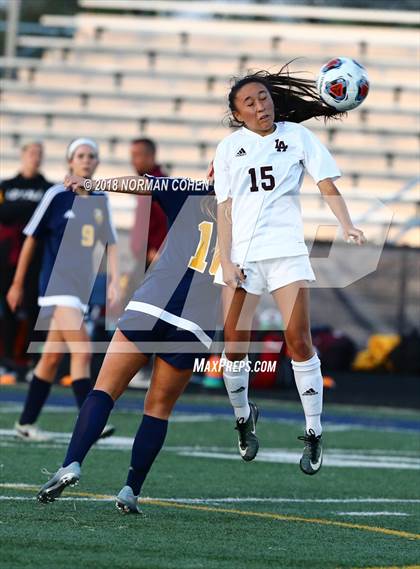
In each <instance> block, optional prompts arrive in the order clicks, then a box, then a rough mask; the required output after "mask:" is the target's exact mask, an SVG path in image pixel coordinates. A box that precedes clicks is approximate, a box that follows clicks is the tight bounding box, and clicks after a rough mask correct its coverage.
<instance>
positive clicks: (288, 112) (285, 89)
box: [228, 63, 346, 127]
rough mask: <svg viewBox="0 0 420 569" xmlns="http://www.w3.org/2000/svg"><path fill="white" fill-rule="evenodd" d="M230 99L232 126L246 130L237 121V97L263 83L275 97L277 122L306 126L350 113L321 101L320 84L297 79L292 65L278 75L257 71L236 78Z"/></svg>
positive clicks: (272, 96)
mask: <svg viewBox="0 0 420 569" xmlns="http://www.w3.org/2000/svg"><path fill="white" fill-rule="evenodd" d="M233 81H234V83H233V85H232V87H231V89H230V92H229V95H228V101H229V109H230V112H231V116H230V117H229V121H230V126H232V127H237V126H242V125H243V123H241V122H239V121H237V120H236V119H235V117H234V114H233V113H234V112H235V111H236V110H237V109H236V105H235V99H236V95H237V93H238V91H239V89H240V88H241V87H243V86H244V85H247V84H248V83H255V82H257V83H261V84H262V85H264V86H265V87H266V88H267V90H268V92H269V93H270V95H271V98H272V99H273V102H274V120H275V122H278V121H290V122H297V123H299V122H303V121H306V120H308V119H311V118H314V117H324V120H327V119H332V118H334V119H336V118H341V117H343V116H344V115H346V113H343V112H340V111H337V110H336V109H334V108H333V107H330V106H328V105H327V104H325V103H324V102H323V101H322V100H321V99H320V97H319V94H318V91H317V88H316V83H315V81H313V80H311V79H302V78H300V77H296V76H295V74H294V73H291V72H290V71H289V63H286V65H284V66H283V67H282V68H281V69H280V71H279V72H278V73H269V72H268V71H257V72H256V73H251V74H249V75H246V76H245V77H241V78H235V79H234V80H233Z"/></svg>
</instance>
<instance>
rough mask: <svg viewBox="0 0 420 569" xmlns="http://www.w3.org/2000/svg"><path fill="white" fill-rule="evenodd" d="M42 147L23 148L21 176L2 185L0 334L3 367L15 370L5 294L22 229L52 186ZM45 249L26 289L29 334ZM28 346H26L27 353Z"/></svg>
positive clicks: (11, 317) (12, 318)
mask: <svg viewBox="0 0 420 569" xmlns="http://www.w3.org/2000/svg"><path fill="white" fill-rule="evenodd" d="M42 158H43V147H42V144H41V143H40V142H28V143H27V144H25V145H24V146H23V147H22V151H21V165H20V169H19V173H18V174H17V175H16V176H14V177H13V178H9V179H7V180H2V181H1V182H0V266H1V271H0V313H1V317H0V335H1V338H2V343H3V352H4V358H3V359H2V361H1V363H0V365H1V366H2V367H3V366H4V367H5V368H6V369H8V370H9V371H13V370H14V369H16V365H15V362H14V361H13V360H14V353H15V344H16V336H17V333H18V321H19V319H18V318H17V316H16V314H15V313H14V312H12V311H11V310H10V308H9V305H8V304H7V301H6V294H7V291H8V290H9V288H10V285H11V284H12V281H13V276H14V274H15V271H16V265H17V261H18V258H19V253H20V250H21V248H22V245H23V241H24V235H23V234H22V230H23V228H24V227H25V225H26V224H27V223H28V221H29V219H30V218H31V216H32V214H33V213H34V211H35V208H36V207H37V205H38V204H39V202H40V201H41V199H42V198H43V196H44V194H45V192H46V191H47V190H48V188H50V187H51V186H52V185H53V184H52V183H51V182H49V181H48V180H46V179H45V178H44V176H43V175H42V174H41V173H40V168H41V165H42ZM41 260H42V248H41V247H38V248H37V249H36V251H35V254H34V257H33V260H32V263H31V266H30V269H29V271H28V275H27V278H26V281H25V286H24V297H23V302H22V304H23V307H24V310H25V313H26V316H27V318H28V333H27V335H26V336H27V338H26V342H25V344H27V343H28V342H29V336H30V334H31V333H32V334H33V328H34V326H35V322H36V319H37V316H38V303H37V299H38V280H39V273H40V270H41ZM26 349H27V345H25V346H24V348H23V351H24V352H25V351H26Z"/></svg>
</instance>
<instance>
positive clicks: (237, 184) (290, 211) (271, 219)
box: [214, 122, 341, 266]
mask: <svg viewBox="0 0 420 569" xmlns="http://www.w3.org/2000/svg"><path fill="white" fill-rule="evenodd" d="M275 126H276V130H275V131H274V132H273V133H272V134H269V135H267V136H260V135H259V134H256V133H255V132H252V131H251V130H249V129H247V128H245V127H242V128H240V129H239V130H237V131H236V132H234V133H232V134H230V135H229V136H227V137H226V138H224V139H223V140H222V141H221V142H220V144H219V145H218V147H217V150H216V156H215V159H214V176H215V192H216V197H217V202H218V203H222V202H224V201H225V200H227V199H228V198H232V252H231V259H232V261H233V262H234V263H238V264H239V265H241V266H242V265H243V264H244V263H245V261H261V260H264V259H274V258H278V257H294V256H296V255H305V254H306V255H307V254H308V250H307V248H306V245H305V241H304V236H303V222H302V215H301V210H300V203H299V191H300V188H301V186H302V181H303V177H304V170H305V169H306V170H307V171H308V172H309V174H310V175H311V176H312V178H313V179H314V181H315V182H316V183H318V182H319V181H321V180H324V179H326V178H331V179H333V180H336V179H337V178H339V177H340V175H341V174H340V170H339V169H338V167H337V165H336V163H335V161H334V159H333V158H332V156H331V154H330V153H329V152H328V150H327V149H326V148H325V146H324V145H323V144H321V142H320V141H319V140H318V139H317V138H316V137H315V136H314V135H313V134H312V132H310V131H309V130H308V129H307V128H305V127H304V126H302V125H301V124H297V123H291V122H279V123H276V125H275Z"/></svg>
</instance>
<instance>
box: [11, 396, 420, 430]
mask: <svg viewBox="0 0 420 569" xmlns="http://www.w3.org/2000/svg"><path fill="white" fill-rule="evenodd" d="M21 410H22V405H17V404H16V403H3V404H2V406H1V407H0V414H15V413H20V412H21ZM44 410H45V412H47V413H53V414H55V413H56V414H60V415H62V414H63V413H65V414H74V415H75V416H76V412H77V409H76V407H66V406H60V405H46V406H45V408H44ZM117 411H118V412H120V413H128V414H135V415H139V414H141V413H142V409H140V408H139V409H120V410H118V409H117ZM215 419H217V421H230V422H231V421H232V420H233V419H232V417H230V416H229V415H212V414H211V413H177V412H176V411H175V413H174V414H173V415H172V416H171V419H170V421H171V422H172V423H210V422H211V421H214V420H215ZM264 421H266V422H269V423H281V424H290V425H294V426H295V425H303V424H304V419H303V416H302V419H301V420H300V419H289V418H286V417H284V418H281V417H280V418H275V419H274V418H267V417H264ZM323 430H324V432H326V433H335V432H347V431H380V432H381V433H401V432H404V433H406V434H418V430H416V429H399V428H398V427H377V426H372V425H363V424H361V423H354V424H351V425H342V424H338V423H337V424H336V423H333V422H331V423H330V422H326V423H324V425H323Z"/></svg>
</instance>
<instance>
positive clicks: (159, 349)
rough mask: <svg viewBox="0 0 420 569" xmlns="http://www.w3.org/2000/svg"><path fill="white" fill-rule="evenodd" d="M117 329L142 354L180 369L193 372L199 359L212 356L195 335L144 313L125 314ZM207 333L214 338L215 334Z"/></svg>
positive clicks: (128, 312) (131, 312)
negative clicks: (156, 357)
mask: <svg viewBox="0 0 420 569" xmlns="http://www.w3.org/2000/svg"><path fill="white" fill-rule="evenodd" d="M117 327H118V329H119V330H121V332H122V333H123V334H124V336H125V337H126V338H127V340H130V342H133V344H135V346H136V347H137V349H138V350H139V351H140V352H142V353H143V354H145V355H146V356H151V355H153V354H154V355H156V356H158V357H159V358H162V359H163V360H164V361H166V362H167V363H169V364H170V365H172V366H174V367H176V368H178V369H193V367H194V360H195V359H196V358H198V359H201V358H206V357H208V356H209V355H210V352H209V351H208V350H206V348H205V346H204V345H203V344H202V343H201V342H200V341H199V340H198V339H197V337H196V336H195V335H194V334H193V333H192V332H189V331H188V330H183V329H182V328H178V327H176V326H174V325H173V324H169V323H168V322H165V321H164V320H161V319H159V318H156V317H154V316H151V315H149V314H145V313H143V312H134V311H126V312H124V314H123V315H122V316H121V318H120V320H119V321H118V325H117ZM206 333H207V335H209V336H210V337H211V338H213V336H214V331H213V332H209V331H207V332H206ZM167 344H170V346H168V345H167Z"/></svg>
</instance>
